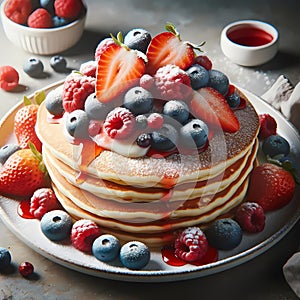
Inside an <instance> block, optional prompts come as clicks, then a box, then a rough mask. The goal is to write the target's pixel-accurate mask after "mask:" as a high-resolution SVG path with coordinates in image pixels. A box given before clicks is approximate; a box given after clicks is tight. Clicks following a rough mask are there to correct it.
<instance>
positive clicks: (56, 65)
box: [50, 55, 67, 73]
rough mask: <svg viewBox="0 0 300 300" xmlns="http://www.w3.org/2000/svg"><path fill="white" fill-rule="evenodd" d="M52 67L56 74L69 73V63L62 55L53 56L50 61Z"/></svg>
mask: <svg viewBox="0 0 300 300" xmlns="http://www.w3.org/2000/svg"><path fill="white" fill-rule="evenodd" d="M50 66H51V67H52V69H53V70H54V71H56V72H60V73H62V72H66V71H67V68H66V67H67V61H66V59H65V58H64V57H63V56H61V55H55V56H52V57H51V59H50Z"/></svg>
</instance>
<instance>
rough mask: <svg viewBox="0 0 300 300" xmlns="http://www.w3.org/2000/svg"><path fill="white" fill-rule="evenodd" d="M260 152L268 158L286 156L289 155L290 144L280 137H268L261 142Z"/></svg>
mask: <svg viewBox="0 0 300 300" xmlns="http://www.w3.org/2000/svg"><path fill="white" fill-rule="evenodd" d="M262 151H263V153H264V154H265V155H268V156H270V157H274V156H277V155H281V156H287V155H288V154H289V153H290V144H289V142H288V141H287V140H286V139H285V138H284V137H282V136H280V135H270V136H269V137H267V138H266V139H265V140H264V141H263V144H262Z"/></svg>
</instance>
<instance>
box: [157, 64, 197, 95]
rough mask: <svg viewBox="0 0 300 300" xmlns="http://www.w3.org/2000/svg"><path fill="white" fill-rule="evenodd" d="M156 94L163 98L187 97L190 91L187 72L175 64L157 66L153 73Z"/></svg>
mask: <svg viewBox="0 0 300 300" xmlns="http://www.w3.org/2000/svg"><path fill="white" fill-rule="evenodd" d="M154 79H155V85H156V88H157V91H158V96H159V97H161V99H163V100H173V99H181V100H184V99H188V98H189V97H190V95H191V93H192V88H191V80H190V77H189V76H188V74H187V73H186V72H185V71H183V70H181V69H180V68H179V67H178V66H175V65H166V66H163V67H161V68H159V69H158V70H157V71H156V73H155V75H154Z"/></svg>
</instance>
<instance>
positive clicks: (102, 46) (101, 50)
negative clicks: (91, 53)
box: [95, 38, 115, 62]
mask: <svg viewBox="0 0 300 300" xmlns="http://www.w3.org/2000/svg"><path fill="white" fill-rule="evenodd" d="M113 44H115V42H114V40H113V39H112V38H105V39H103V40H101V41H100V42H99V44H98V46H97V47H96V50H95V61H96V62H98V60H99V58H100V57H101V55H102V53H104V52H105V51H106V49H107V48H108V47H110V45H113Z"/></svg>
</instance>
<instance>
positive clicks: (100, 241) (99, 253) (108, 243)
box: [92, 234, 121, 261]
mask: <svg viewBox="0 0 300 300" xmlns="http://www.w3.org/2000/svg"><path fill="white" fill-rule="evenodd" d="M120 249H121V244H120V242H119V240H118V239H117V238H116V237H115V236H113V235H111V234H103V235H101V236H99V237H98V238H96V239H95V240H94V242H93V245H92V253H93V255H94V256H95V257H96V258H97V259H99V260H101V261H112V260H114V259H115V258H116V257H117V256H118V255H119V251H120Z"/></svg>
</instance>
